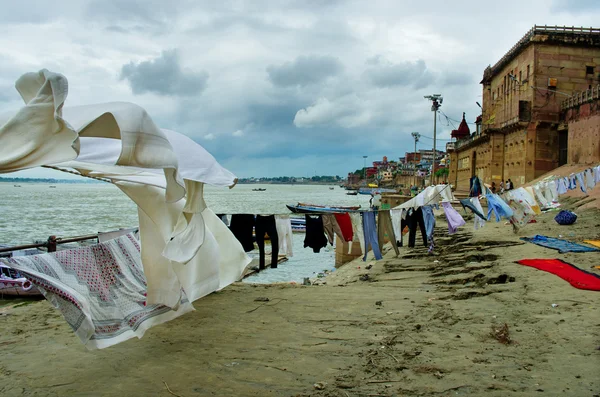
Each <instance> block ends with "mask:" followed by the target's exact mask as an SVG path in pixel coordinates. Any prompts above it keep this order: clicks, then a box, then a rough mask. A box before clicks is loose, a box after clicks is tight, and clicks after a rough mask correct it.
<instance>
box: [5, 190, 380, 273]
mask: <svg viewBox="0 0 600 397" xmlns="http://www.w3.org/2000/svg"><path fill="white" fill-rule="evenodd" d="M50 186H54V187H52V188H51V187H50ZM330 187H331V186H325V185H237V186H235V188H233V189H228V188H215V187H211V186H207V187H206V188H205V190H204V196H205V199H206V202H207V204H208V206H209V207H210V208H211V209H212V210H213V211H214V212H215V213H219V214H220V213H225V214H236V213H251V214H291V212H290V211H289V210H288V209H287V208H286V206H285V205H286V204H296V203H298V202H304V203H311V204H329V205H361V206H362V207H363V208H367V207H368V205H369V196H368V195H357V196H348V195H346V191H345V190H344V189H342V188H340V187H338V186H335V187H334V189H333V190H332V189H330ZM256 188H265V189H267V190H266V191H264V192H256V191H252V189H256ZM137 222H138V221H137V207H136V206H135V204H134V203H133V202H132V201H131V200H129V199H128V198H127V197H126V196H125V195H124V194H123V193H121V191H120V190H119V189H117V188H116V187H115V186H113V185H110V184H104V183H98V184H56V185H47V184H33V183H21V184H20V187H15V186H14V184H13V183H0V243H2V244H28V243H31V242H34V241H36V240H46V239H47V238H48V236H50V235H56V236H58V237H71V236H79V235H85V234H94V233H97V232H103V231H110V230H116V229H119V228H126V227H135V226H137ZM303 241H304V234H302V233H294V236H293V251H294V256H293V257H291V258H289V260H288V261H287V262H285V263H283V264H281V265H279V267H278V268H277V269H267V270H265V271H262V272H260V273H258V274H257V275H254V276H250V277H248V278H246V279H244V281H246V282H253V283H271V282H278V281H296V282H301V281H302V279H303V278H304V277H314V276H315V275H316V274H317V273H319V272H322V271H324V270H333V269H334V262H335V251H334V249H333V247H331V246H328V247H327V248H325V249H324V250H321V252H320V253H318V254H315V253H313V252H312V249H310V248H303ZM249 255H250V256H252V257H257V256H258V251H252V252H250V253H249Z"/></svg>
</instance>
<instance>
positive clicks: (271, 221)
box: [254, 215, 279, 269]
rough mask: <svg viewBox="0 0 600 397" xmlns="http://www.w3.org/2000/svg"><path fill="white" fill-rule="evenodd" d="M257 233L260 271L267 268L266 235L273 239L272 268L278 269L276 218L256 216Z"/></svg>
mask: <svg viewBox="0 0 600 397" xmlns="http://www.w3.org/2000/svg"><path fill="white" fill-rule="evenodd" d="M254 228H255V229H254V230H255V233H256V244H257V245H258V252H259V255H260V256H259V259H258V267H259V269H264V268H265V233H266V234H268V235H269V238H270V239H271V268H273V269H275V268H277V259H278V256H279V236H278V235H277V227H276V226H275V216H274V215H268V216H262V215H257V216H256V225H255V226H254Z"/></svg>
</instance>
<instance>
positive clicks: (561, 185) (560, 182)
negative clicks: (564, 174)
mask: <svg viewBox="0 0 600 397" xmlns="http://www.w3.org/2000/svg"><path fill="white" fill-rule="evenodd" d="M556 191H557V193H558V194H560V195H562V194H565V193H566V192H567V186H566V184H565V180H564V179H563V178H557V179H556Z"/></svg>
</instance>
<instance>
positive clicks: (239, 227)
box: [229, 214, 255, 252]
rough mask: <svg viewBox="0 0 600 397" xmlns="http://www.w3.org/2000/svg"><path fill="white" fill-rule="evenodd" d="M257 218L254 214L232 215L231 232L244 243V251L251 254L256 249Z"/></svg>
mask: <svg viewBox="0 0 600 397" xmlns="http://www.w3.org/2000/svg"><path fill="white" fill-rule="evenodd" d="M254 222H255V217H254V215H252V214H234V215H231V223H230V226H229V230H231V233H233V235H234V236H235V238H237V239H238V241H239V242H240V243H242V247H244V251H246V252H249V251H252V250H253V249H254V238H253V237H252V231H253V230H254Z"/></svg>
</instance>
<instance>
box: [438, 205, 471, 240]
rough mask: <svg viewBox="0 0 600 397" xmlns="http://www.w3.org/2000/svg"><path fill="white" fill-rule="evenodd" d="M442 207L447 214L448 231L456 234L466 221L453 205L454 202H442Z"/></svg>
mask: <svg viewBox="0 0 600 397" xmlns="http://www.w3.org/2000/svg"><path fill="white" fill-rule="evenodd" d="M442 208H443V209H444V213H445V214H446V219H447V220H448V233H450V234H454V233H456V231H457V230H458V228H459V227H460V226H463V225H464V224H465V223H466V222H465V220H464V219H463V217H462V216H460V214H459V213H458V212H457V211H456V210H455V209H454V207H452V204H450V203H448V202H443V203H442Z"/></svg>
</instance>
